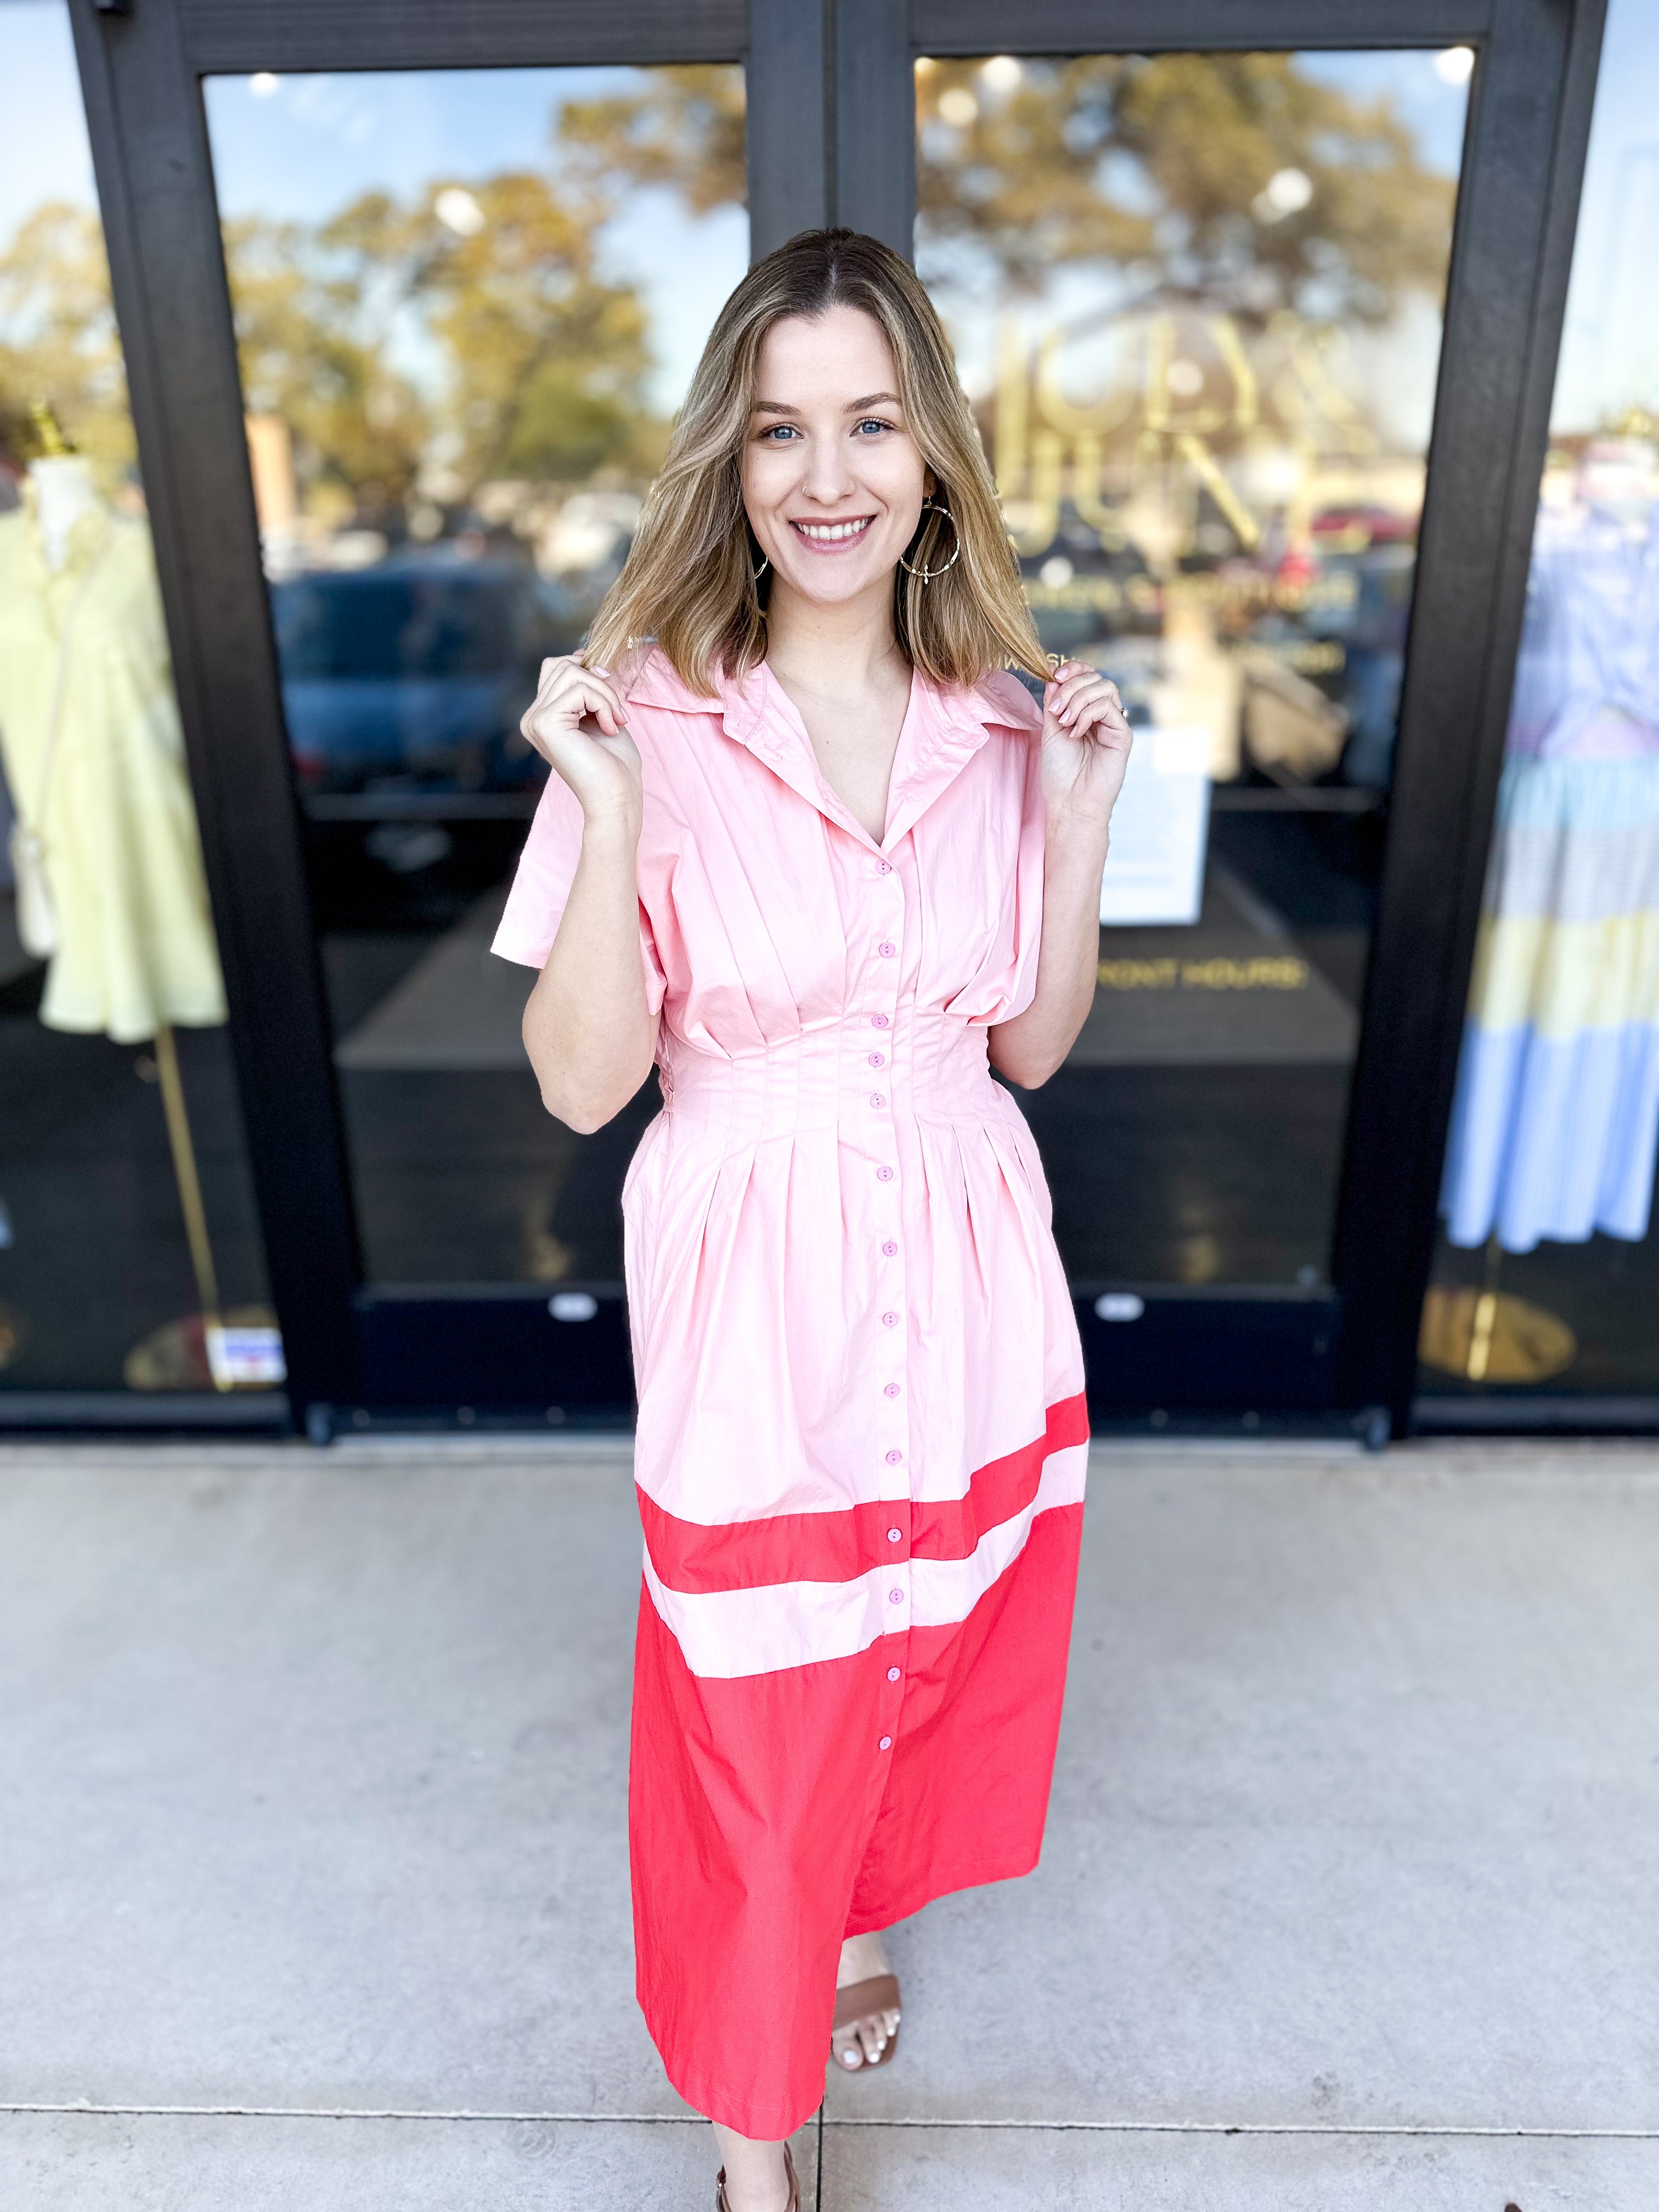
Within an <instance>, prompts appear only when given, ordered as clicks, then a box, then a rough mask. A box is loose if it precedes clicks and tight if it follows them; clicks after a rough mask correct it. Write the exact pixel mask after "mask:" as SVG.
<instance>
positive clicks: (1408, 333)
mask: <svg viewBox="0 0 1659 2212" xmlns="http://www.w3.org/2000/svg"><path fill="white" fill-rule="evenodd" d="M1473 66H1474V56H1473V54H1472V53H1471V52H1469V51H1468V49H1467V48H1463V47H1451V48H1449V49H1447V50H1444V51H1441V52H1389V53H1346V54H1321V53H1291V54H1284V53H1270V54H1251V53H1242V54H1220V55H1216V54H1167V55H1159V56H1152V57H1146V56H1135V55H1124V54H1097V55H1088V56H1080V57H1075V58H1066V59H1052V60H1050V59H1042V58H1018V59H1016V58H1013V57H1012V56H1009V55H999V56H994V57H990V58H986V59H983V60H975V61H961V60H949V61H947V60H923V61H921V62H919V63H918V64H917V67H916V97H917V130H918V161H919V210H920V212H919V216H918V221H917V226H916V247H917V264H918V267H919V269H920V270H921V274H922V275H923V276H924V277H925V279H926V280H927V283H928V284H929V286H930V288H931V289H932V290H933V295H934V297H935V298H936V299H937V300H938V301H939V305H940V307H941V308H942V310H943V312H944V313H945V318H946V320H947V322H948V324H949V326H950V329H951V334H952V337H953V339H954V341H955V343H956V347H957V357H958V362H959V364H960V367H961V369H962V372H963V380H964V382H965V383H966V385H967V386H968V389H969V394H970V396H971V398H973V400H974V403H975V408H976V410H977V412H978V416H979V419H980V423H981V430H982V434H983V436H984V439H985V443H986V447H987V452H988V453H990V455H991V457H992V459H993V462H994V467H995V471H996V477H997V482H998V485H999V488H1000V492H1001V495H1002V498H1003V502H1004V510H1005V513H1006V517H1007V520H1008V525H1009V527H1010V530H1011V532H1012V535H1013V538H1014V541H1015V544H1016V545H1017V547H1018V555H1019V560H1020V565H1021V568H1022V570H1023V572H1024V579H1025V587H1026V592H1027V595H1028V597H1029V599H1030V604H1031V606H1032V609H1033V611H1034V612H1035V615H1036V622H1037V627H1038V629H1039V631H1040V633H1041V635H1042V641H1043V643H1044V645H1045V646H1046V647H1048V649H1049V650H1050V651H1051V652H1053V653H1062V654H1077V655H1081V656H1083V657H1084V658H1085V659H1090V660H1092V661H1094V662H1096V663H1097V665H1099V666H1100V667H1102V668H1103V669H1104V670H1105V671H1106V672H1107V673H1108V674H1109V675H1110V676H1111V677H1113V678H1115V680H1116V682H1117V683H1118V684H1119V685H1120V687H1121V690H1122V692H1123V695H1124V697H1125V700H1126V702H1127V705H1128V708H1129V712H1130V717H1131V720H1132V721H1133V723H1134V725H1135V726H1136V729H1137V732H1138V737H1137V743H1136V746H1135V750H1134V753H1133V759H1132V763H1131V767H1130V771H1129V777H1128V781H1127V785H1126V787H1125V792H1124V796H1123V799H1122V802H1121V806H1120V809H1119V813H1118V816H1117V818H1116V820H1115V823H1114V828H1113V854H1112V859H1111V860H1110V862H1109V866H1108V869H1107V872H1106V878H1105V882H1104V884H1103V896H1102V906H1101V941H1100V965H1099V983H1100V987H1099V990H1098V993H1097V1000H1096V1004H1095V1006H1094V1010H1093V1012H1091V1015H1090V1018H1089V1020H1088V1022H1087V1024H1085V1028H1084V1030H1083V1033H1082V1035H1081V1036H1080V1037H1079V1040H1078V1042H1077V1044H1076V1046H1075V1047H1074V1048H1073V1052H1072V1054H1071V1056H1070V1059H1069V1060H1067V1062H1066V1066H1064V1067H1063V1068H1062V1069H1060V1072H1059V1073H1057V1074H1056V1075H1055V1076H1054V1078H1053V1079H1051V1081H1050V1082H1049V1083H1048V1085H1045V1086H1044V1087H1043V1088H1042V1090H1041V1091H1037V1092H1036V1093H1034V1094H1032V1095H1031V1096H1030V1097H1028V1098H1023V1099H1022V1101H1021V1104H1022V1107H1023V1109H1024V1111H1025V1112H1026V1114H1027V1115H1028V1116H1029V1118H1030V1121H1031V1122H1032V1124H1033V1127H1035V1129H1036V1132H1037V1134H1038V1136H1039V1138H1040V1139H1041V1142H1042V1147H1043V1152H1044V1155H1045V1158H1046V1159H1047V1162H1048V1169H1049V1176H1050V1181H1051V1183H1052V1185H1053V1187H1054V1194H1055V1217H1054V1227H1055V1232H1056V1236H1057V1237H1058V1240H1059V1243H1060V1249H1061V1252H1062V1254H1063V1255H1065V1258H1066V1261H1067V1264H1068V1267H1069V1268H1070V1271H1071V1273H1072V1274H1073V1278H1074V1279H1077V1280H1078V1281H1079V1285H1081V1286H1083V1287H1085V1288H1087V1289H1091V1290H1095V1291H1098V1292H1099V1294H1100V1298H1099V1306H1098V1310H1100V1311H1102V1312H1103V1314H1104V1315H1105V1316H1106V1317H1107V1318H1116V1317H1118V1316H1119V1315H1120V1314H1127V1313H1132V1312H1135V1311H1138V1310H1139V1304H1138V1302H1137V1300H1136V1298H1135V1297H1134V1296H1133V1292H1134V1291H1135V1289H1136V1286H1148V1285H1155V1286H1164V1287H1169V1286H1184V1287H1186V1288H1188V1289H1190V1290H1191V1291H1194V1292H1202V1291H1205V1290H1206V1289H1207V1288H1210V1287H1214V1288H1216V1289H1220V1288H1222V1287H1223V1286H1225V1285H1245V1286H1252V1287H1262V1288H1267V1287H1273V1288H1277V1289H1279V1291H1287V1292H1288V1293H1289V1294H1290V1295H1291V1296H1295V1295H1296V1293H1297V1290H1298V1289H1300V1290H1303V1291H1308V1292H1310V1293H1317V1292H1318V1291H1321V1290H1322V1288H1323V1287H1324V1286H1326V1285H1327V1284H1328V1271H1329V1265H1330V1256H1331V1244H1332V1237H1333V1228H1334V1212H1335V1205H1336V1199H1337V1193H1338V1186H1339V1179H1340V1169H1341V1161H1342V1152H1343V1141H1344V1130H1345V1125H1346V1112H1347V1097H1348V1089H1349V1083H1350V1079H1351V1075H1352V1066H1353V1060H1354V1054H1355V1048H1356V1042H1357V1039H1358V1026H1359V1008H1360V1002H1361V998H1362V994H1363V990H1364V976H1365V969H1366V962H1367V957H1368V954H1369V950H1370V930H1371V925H1372V916H1373V909H1374V903H1375V896H1376V884H1377V880H1378V876H1379V872H1380V867H1381V862H1382V856H1383V847H1384V842H1385V839H1386V836H1387V833H1388V821H1389V788H1390V785H1391V782H1392V776H1393V757H1394V744H1395V723H1396V719H1397V714H1398V708H1399V701H1400V694H1401V672H1402V667H1403V662H1404V654H1405V647H1406V635H1407V624H1408V622H1409V617H1410V613H1411V605H1412V593H1413V582H1414V577H1415V570H1416V543H1417V531H1418V520H1419V513H1420V510H1421V506H1422V500H1423V489H1424V480H1425V459H1426V454H1427V449H1428V439H1429V428H1430V422H1431V416H1432V412H1433V406H1434V394H1435V382H1436V376H1437V368H1438V360H1439V349H1440V318H1441V307H1442V301H1443V295H1444V289H1445V283H1446V272H1447V265H1448V260H1449V252H1450V242H1451V228H1452V216H1453V209H1454V204H1455V197H1456V191H1457V178H1458V172H1459V164H1460V161H1461V157H1462V141H1463V125H1464V117H1465V112H1466V107H1467V100H1468V80H1469V77H1470V74H1471V71H1472V69H1473ZM1126 1294H1127V1296H1126Z"/></svg>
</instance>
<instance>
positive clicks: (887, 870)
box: [876, 860, 893, 876]
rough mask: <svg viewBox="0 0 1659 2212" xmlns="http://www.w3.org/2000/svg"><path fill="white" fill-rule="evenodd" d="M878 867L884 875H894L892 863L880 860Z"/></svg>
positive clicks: (877, 863)
mask: <svg viewBox="0 0 1659 2212" xmlns="http://www.w3.org/2000/svg"><path fill="white" fill-rule="evenodd" d="M876 866H877V867H878V868H879V869H880V871H881V872H882V874H883V875H884V876H890V875H891V874H892V872H893V870H892V864H891V863H890V861H887V860H878V861H877V862H876Z"/></svg>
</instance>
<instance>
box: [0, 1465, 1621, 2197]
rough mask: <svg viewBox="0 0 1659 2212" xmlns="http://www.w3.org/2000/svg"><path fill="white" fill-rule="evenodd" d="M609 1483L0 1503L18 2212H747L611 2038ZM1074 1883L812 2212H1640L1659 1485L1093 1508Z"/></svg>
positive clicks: (989, 1923)
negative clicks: (733, 2207) (727, 2202)
mask: <svg viewBox="0 0 1659 2212" xmlns="http://www.w3.org/2000/svg"><path fill="white" fill-rule="evenodd" d="M629 1478H630V1471H629V1456H628V1453H627V1451H626V1449H625V1448H624V1447H623V1446H622V1445H620V1444H618V1445H616V1446H605V1445H599V1446H589V1447H586V1448H584V1447H582V1446H580V1444H577V1443H565V1442H560V1443H546V1444H540V1443H538V1444H533V1445H532V1444H530V1443H516V1442H515V1443H511V1444H501V1445H492V1444H489V1443H483V1442H481V1443H477V1444H471V1443H451V1444H443V1445H423V1444H419V1443H406V1442H401V1441H400V1442H398V1443H394V1444H387V1443H378V1442H377V1443H354V1444H345V1445H342V1446H340V1447H338V1448H337V1449H336V1450H334V1451H333V1452H331V1453H328V1454H316V1453H313V1452H310V1451H309V1450H307V1449H305V1448H304V1447H301V1446H295V1447H291V1448H288V1447H284V1448H280V1449H276V1448H270V1447H264V1446H251V1447H248V1448H246V1449H235V1450H232V1449H225V1448H216V1449H206V1448H191V1449H184V1448H178V1449H175V1448H161V1447H121V1448H118V1449H112V1448H93V1447H83V1446H72V1447H46V1446H41V1447H40V1448H33V1447H29V1448H19V1447H12V1448H10V1449H7V1450H6V1451H4V1452H3V1453H0V1786H3V1790H4V1814H3V1820H0V2207H3V2208H4V2212H71V2208H72V2212H162V2208H166V2212H206V2208H213V2212H218V2208H225V2212H264V2208H267V2207H269V2208H273V2212H274V2208H277V2207H281V2208H283V2212H347V2208H349V2212H474V2208H476V2209H477V2212H520V2208H524V2212H530V2208H536V2212H543V2208H548V2209H549V2212H552V2208H557V2212H564V2208H567V2207H568V2208H572V2212H575V2208H587V2207H593V2208H604V2209H605V2212H612V2208H615V2209H616V2212H636V2208H644V2207H663V2208H673V2212H690V2208H705V2212H706V2207H707V2206H708V2203H711V2202H712V2197H713V2189H712V2164H713V2161H712V2159H711V2155H710V2151H711V2144H710V2140H709V2138H708V2134H707V2131H706V2130H704V2129H703V2128H702V2126H701V2124H696V2123H694V2122H692V2121H691V2120H690V2119H689V2118H687V2116H686V2114H685V2110H684V2106H682V2105H681V2104H680V2103H679V2102H678V2100H677V2099H676V2098H675V2096H674V2095H673V2093H671V2091H670V2090H669V2089H668V2088H667V2087H666V2085H665V2082H664V2081H663V2079H662V2076H661V2073H660V2070H659V2066H658V2064H657V2061H656V2057H655V2055H654V2053H653V2051H652V2049H651V2046H650V2044H649V2042H648V2041H647V2038H646V2035H645V2033H644V2029H643V2027H642V2026H641V2021H640V2019H639V2016H638V2014H637V2012H636V2010H635V2006H634V2002H633V1995H632V1960H631V1956H630V1947H629V1897H628V1869H627V1856H626V1832H625V1818H624V1811H625V1808H624V1785H625V1765H626V1750H627V1746H626V1729H627V1717H628V1704H629V1654H630V1644H631V1636H632V1624H633V1612H634V1605H635V1592H636V1589H637V1586H638V1553H639V1537H638V1533H637V1524H636V1522H635V1517H634V1509H633V1501H632V1496H631V1484H630V1479H629ZM1085 1525H1086V1534H1085V1566H1084V1578H1083V1584H1082V1589H1081V1593H1080V1598H1079V1612H1078V1622H1077V1632H1076V1636H1075V1639H1074V1644H1073V1670H1072V1677H1071V1686H1070V1693H1069V1700H1068V1705H1067V1710H1066V1727H1065V1732H1064V1735H1063V1736H1062V1740H1061V1747H1060V1771H1059V1775H1058V1778H1057V1782H1056V1788H1055V1794H1054V1807H1053V1811H1052V1814H1051V1817H1050V1821H1049V1828H1048V1844H1047V1848H1046V1850H1045V1854H1044V1858H1043V1863H1042V1868H1041V1869H1040V1870H1039V1871H1038V1873H1037V1874H1036V1875H1034V1876H1032V1877H1031V1879H1030V1880H1029V1881H1025V1882H1023V1883H1016V1884H1012V1885H1006V1886H1004V1887H1000V1888H997V1889H994V1890H990V1891H984V1892H980V1893H976V1894H974V1895H971V1896H967V1897H961V1898H955V1899H946V1900H945V1901H943V1902H942V1903H940V1904H939V1905H934V1906H933V1907H931V1908H930V1909H929V1910H928V1911H927V1912H925V1913H924V1914H922V1915H921V1916H920V1917H918V1918H917V1919H916V1920H915V1921H913V1922H910V1923H907V1924H906V1925H905V1926H903V1927H902V1928H901V1929H899V1930H898V1931H897V1934H896V1937H895V1939H894V1943H893V1948H894V1951H895V1954H896V1960H897V1963H898V1966H899V1968H900V1971H901V1973H902V1976H903V1978H904V1984H905V2000H906V2003H905V2030H904V2044H903V2050H902V2054H901V2057H900V2059H899V2061H898V2063H896V2065H895V2066H894V2067H893V2068H892V2069H891V2070H890V2071H889V2072H884V2073H881V2074H878V2075H873V2076H872V2077H871V2078H869V2079H868V2080H866V2081H836V2082H835V2083H832V2084H831V2085H830V2090H829V2099H828V2103H827V2106H826V2108H825V2111H824V2112H823V2116H822V2117H821V2119H820V2120H819V2121H817V2122H815V2123H814V2124H812V2126H811V2128H809V2129H808V2130H805V2133H804V2136H803V2138H802V2140H801V2142H799V2144H798V2146H797V2154H798V2160H799V2163H800V2165H801V2166H802V2170H803V2172H804V2173H805V2176H806V2178H807V2179H808V2183H809V2191H808V2201H809V2203H814V2202H815V2203H817V2205H818V2206H821V2207H822V2208H823V2212H866V2208H867V2212H876V2208H882V2212H945V2208H946V2207H949V2208H951V2212H961V2208H963V2207H970V2208H975V2209H976V2208H981V2207H983V2208H987V2212H989V2208H998V2212H1000V2208H1005V2207H1006V2208H1007V2212H1014V2208H1019V2212H1042V2208H1059V2207H1068V2208H1069V2207H1073V2206H1086V2207H1096V2206H1098V2207H1103V2208H1107V2207H1109V2208H1113V2212H1200V2208H1201V2212H1350V2208H1352V2212H1440V2208H1445V2212H1453V2208H1455V2212H1504V2206H1505V2205H1506V2204H1514V2205H1518V2206H1519V2207H1521V2208H1522V2212H1555V2209H1556V2208H1561V2212H1565V2208H1571V2212H1651V2208H1653V2207H1655V2206H1659V1915H1656V1911H1655V1899H1656V1896H1659V1605H1656V1593H1659V1451H1655V1450H1652V1449H1643V1448H1638V1447H1633V1446H1621V1445H1601V1446H1582V1447H1578V1446H1573V1447H1556V1448H1549V1449H1518V1448H1513V1447H1507V1446H1505V1447H1495V1446H1478V1445H1462V1446H1457V1447H1449V1448H1445V1449H1426V1448H1412V1449H1406V1450H1403V1451H1397V1452H1395V1453H1392V1454H1389V1455H1387V1456H1386V1457H1383V1458H1366V1457H1364V1456H1361V1455H1358V1454H1357V1453H1351V1452H1348V1451H1346V1450H1343V1449H1338V1448H1336V1447H1334V1446H1332V1447H1323V1446H1320V1447H1308V1446H1297V1447H1290V1448H1287V1447H1285V1446H1282V1445H1277V1444H1273V1443H1265V1444H1261V1445H1257V1446H1252V1447H1249V1448H1248V1449H1246V1448H1238V1449H1195V1448H1192V1447H1187V1446H1182V1445H1178V1444H1171V1445H1166V1446H1160V1447H1158V1448H1148V1449H1140V1448H1137V1449H1123V1448H1109V1449H1097V1453H1096V1455H1095V1466H1094V1473H1093V1487H1092V1492H1091V1503H1090V1509H1089V1513H1088V1516H1087V1519H1086V1524H1085Z"/></svg>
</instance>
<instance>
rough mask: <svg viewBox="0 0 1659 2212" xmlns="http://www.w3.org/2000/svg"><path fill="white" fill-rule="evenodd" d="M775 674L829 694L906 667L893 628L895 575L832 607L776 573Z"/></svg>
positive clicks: (770, 652) (868, 686) (769, 649)
mask: <svg viewBox="0 0 1659 2212" xmlns="http://www.w3.org/2000/svg"><path fill="white" fill-rule="evenodd" d="M766 658H767V659H768V661H769V663H770V665H771V667H772V671H773V673H774V674H775V675H776V676H778V677H780V678H784V679H785V680H786V681H790V682H793V683H796V684H799V685H800V686H801V687H802V688H803V689H804V690H810V691H818V692H823V693H824V694H826V695H829V696H834V695H836V694H842V695H845V694H848V693H854V692H860V691H867V690H872V689H873V688H874V687H875V686H876V685H878V684H879V683H880V682H881V681H882V679H883V678H891V677H892V676H893V675H894V674H895V673H896V671H897V670H898V669H900V668H902V667H904V666H905V665H906V664H905V661H904V656H903V654H902V653H901V652H900V651H899V644H898V637H897V635H896V632H895V630H894V628H893V580H892V578H891V577H890V576H884V577H883V578H882V579H881V580H880V581H879V582H878V583H876V584H872V586H870V588H869V590H868V591H866V592H860V594H859V595H858V597H857V598H856V599H846V600H842V601H841V602H839V603H838V604H836V605H833V606H826V605H823V603H822V602H821V601H819V600H817V599H805V598H804V597H803V596H802V595H801V593H800V592H796V591H794V590H793V589H792V588H791V586H789V585H788V584H787V583H786V582H785V580H784V579H783V578H782V577H781V576H775V577H774V579H773V583H772V596H771V598H770V599H769V601H768V603H767V609H766Z"/></svg>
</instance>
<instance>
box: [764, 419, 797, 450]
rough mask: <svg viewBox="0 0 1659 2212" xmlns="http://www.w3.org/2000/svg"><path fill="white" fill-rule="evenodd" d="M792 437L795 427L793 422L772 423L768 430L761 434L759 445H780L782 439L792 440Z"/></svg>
mask: <svg viewBox="0 0 1659 2212" xmlns="http://www.w3.org/2000/svg"><path fill="white" fill-rule="evenodd" d="M794 435H795V426H794V424H793V422H774V423H773V424H772V426H771V428H769V429H766V430H763V431H762V432H761V443H762V445H766V444H768V443H769V442H775V443H779V444H781V442H782V441H783V440H784V439H786V438H793V436H794Z"/></svg>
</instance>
